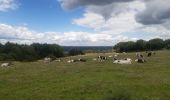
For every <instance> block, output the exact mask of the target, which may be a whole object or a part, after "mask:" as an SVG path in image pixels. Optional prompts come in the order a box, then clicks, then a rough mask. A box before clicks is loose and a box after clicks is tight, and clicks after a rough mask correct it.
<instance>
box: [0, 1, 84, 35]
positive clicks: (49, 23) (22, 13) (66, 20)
mask: <svg viewBox="0 0 170 100" xmlns="http://www.w3.org/2000/svg"><path fill="white" fill-rule="evenodd" d="M17 2H18V3H19V4H18V5H19V9H17V10H14V11H10V12H1V13H0V22H1V23H7V24H11V25H27V26H28V27H29V28H31V29H34V30H37V31H60V32H64V31H70V30H74V31H79V30H83V28H81V27H78V26H76V25H73V24H72V19H73V18H77V17H80V16H81V15H82V12H83V10H81V9H79V10H76V11H75V10H74V11H64V10H63V9H62V7H61V5H60V4H59V2H57V1H56V0H18V1H17Z"/></svg>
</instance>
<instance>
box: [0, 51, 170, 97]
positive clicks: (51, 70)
mask: <svg viewBox="0 0 170 100" xmlns="http://www.w3.org/2000/svg"><path fill="white" fill-rule="evenodd" d="M143 54H144V55H146V54H145V53H143ZM97 55H101V54H95V53H93V54H86V55H81V56H75V57H71V58H84V59H87V62H77V63H67V62H66V61H67V60H68V59H69V58H62V62H55V61H54V62H51V63H49V64H47V63H43V61H36V62H14V65H13V66H11V67H9V68H0V100H103V99H106V100H117V99H113V98H114V97H118V96H122V97H125V98H126V97H127V98H129V99H130V100H131V99H132V100H169V99H170V51H157V52H156V55H153V56H151V57H150V58H146V60H147V62H146V63H144V64H139V63H136V62H134V60H135V53H128V54H127V55H124V54H120V58H126V57H129V58H132V59H133V64H131V65H118V64H113V63H112V60H111V59H110V60H108V61H105V62H97V61H93V60H92V59H93V58H95V57H96V56H97ZM104 55H107V56H109V55H112V54H111V53H106V54H104ZM109 98H110V99H109ZM111 98H112V99H111ZM122 100H126V99H122Z"/></svg>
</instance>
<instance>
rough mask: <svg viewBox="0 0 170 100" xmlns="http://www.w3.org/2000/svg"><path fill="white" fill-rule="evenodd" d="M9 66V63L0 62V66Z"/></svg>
mask: <svg viewBox="0 0 170 100" xmlns="http://www.w3.org/2000/svg"><path fill="white" fill-rule="evenodd" d="M9 66H10V63H2V64H1V67H9Z"/></svg>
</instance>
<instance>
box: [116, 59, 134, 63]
mask: <svg viewBox="0 0 170 100" xmlns="http://www.w3.org/2000/svg"><path fill="white" fill-rule="evenodd" d="M113 63H114V64H132V59H130V58H126V59H121V60H114V61H113Z"/></svg>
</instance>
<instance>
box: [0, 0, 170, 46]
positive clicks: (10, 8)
mask: <svg viewBox="0 0 170 100" xmlns="http://www.w3.org/2000/svg"><path fill="white" fill-rule="evenodd" d="M169 3H170V1H169V0H165V1H164V2H162V1H161V0H150V1H138V0H128V1H127V0H121V1H120V0H114V1H113V0H107V1H105V0H93V1H91V0H0V42H2V43H5V42H7V41H11V42H17V43H28V44H30V43H33V42H40V43H57V44H60V45H90V46H98V45H114V44H116V43H117V42H120V41H135V40H137V39H145V40H148V39H152V38H163V39H167V38H170V30H169V29H170V17H169V15H168V14H167V13H164V12H168V11H170V7H169V5H168V4H169ZM158 4H159V5H158ZM158 6H159V7H158ZM153 8H158V9H156V10H155V9H153ZM160 15H161V16H160ZM153 16H154V17H153Z"/></svg>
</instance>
